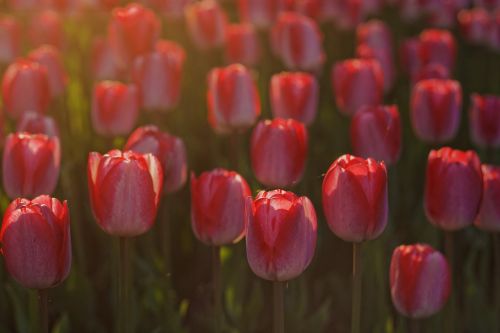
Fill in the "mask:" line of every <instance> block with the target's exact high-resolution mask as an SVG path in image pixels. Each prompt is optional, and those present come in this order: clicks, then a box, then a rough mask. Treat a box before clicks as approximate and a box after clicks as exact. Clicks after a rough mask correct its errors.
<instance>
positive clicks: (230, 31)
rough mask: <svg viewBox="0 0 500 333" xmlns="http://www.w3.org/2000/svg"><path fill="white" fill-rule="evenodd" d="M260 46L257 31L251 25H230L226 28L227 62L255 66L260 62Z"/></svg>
mask: <svg viewBox="0 0 500 333" xmlns="http://www.w3.org/2000/svg"><path fill="white" fill-rule="evenodd" d="M259 58H260V44H259V36H258V35H257V31H256V30H255V28H254V27H253V26H252V25H251V24H247V23H240V24H229V25H227V26H226V60H227V62H229V63H240V64H243V65H245V66H254V65H256V64H257V63H258V62H259Z"/></svg>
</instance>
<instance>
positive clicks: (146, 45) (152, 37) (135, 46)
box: [108, 3, 161, 67]
mask: <svg viewBox="0 0 500 333" xmlns="http://www.w3.org/2000/svg"><path fill="white" fill-rule="evenodd" d="M160 30H161V24H160V21H159V20H158V18H156V16H155V14H154V13H153V12H152V11H151V10H149V9H146V8H144V7H142V6H141V5H139V4H137V3H130V4H128V5H127V6H126V7H117V8H115V9H114V10H113V12H112V14H111V20H110V22H109V26H108V38H109V42H110V43H111V47H112V50H113V52H114V53H115V57H116V59H117V61H118V63H119V65H120V67H125V66H126V65H128V64H130V63H131V62H132V61H133V59H134V58H135V57H137V56H139V55H141V54H144V53H147V52H150V51H152V50H153V49H154V46H155V44H156V41H157V40H158V38H159V37H160Z"/></svg>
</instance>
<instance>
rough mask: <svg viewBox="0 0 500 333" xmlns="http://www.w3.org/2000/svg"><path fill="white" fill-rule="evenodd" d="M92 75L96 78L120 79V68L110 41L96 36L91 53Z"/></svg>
mask: <svg viewBox="0 0 500 333" xmlns="http://www.w3.org/2000/svg"><path fill="white" fill-rule="evenodd" d="M91 62H92V63H91V65H92V75H93V79H94V80H118V79H119V77H120V68H119V66H118V65H119V64H118V62H117V59H116V58H115V54H114V52H113V49H112V48H111V45H110V44H109V41H108V40H107V39H106V38H102V37H98V38H95V39H94V41H93V43H92V54H91Z"/></svg>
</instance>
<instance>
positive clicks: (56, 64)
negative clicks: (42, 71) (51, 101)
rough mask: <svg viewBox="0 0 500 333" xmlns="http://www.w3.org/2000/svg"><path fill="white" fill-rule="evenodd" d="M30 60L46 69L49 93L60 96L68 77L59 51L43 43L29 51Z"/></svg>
mask: <svg viewBox="0 0 500 333" xmlns="http://www.w3.org/2000/svg"><path fill="white" fill-rule="evenodd" d="M28 57H29V58H30V59H31V60H33V61H35V62H38V63H39V64H40V65H42V66H44V67H45V68H46V69H47V74H48V79H49V88H50V95H51V96H52V97H53V98H54V97H58V96H61V95H62V94H63V93H64V90H65V88H66V85H67V84H68V77H67V75H66V71H65V70H64V64H63V61H62V59H61V55H60V53H59V51H58V50H57V49H56V48H55V47H53V46H50V45H43V46H40V47H39V48H37V49H35V50H33V51H31V52H30V54H29V56H28Z"/></svg>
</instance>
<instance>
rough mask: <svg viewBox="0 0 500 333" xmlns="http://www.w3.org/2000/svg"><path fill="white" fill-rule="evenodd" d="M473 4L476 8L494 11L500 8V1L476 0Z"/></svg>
mask: <svg viewBox="0 0 500 333" xmlns="http://www.w3.org/2000/svg"><path fill="white" fill-rule="evenodd" d="M473 2H474V5H475V6H476V7H483V8H486V9H493V10H494V9H498V8H500V0H474V1H473Z"/></svg>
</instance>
